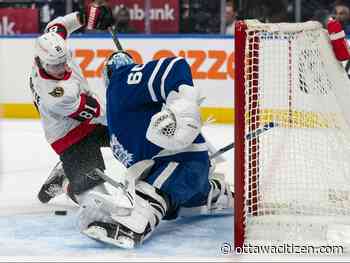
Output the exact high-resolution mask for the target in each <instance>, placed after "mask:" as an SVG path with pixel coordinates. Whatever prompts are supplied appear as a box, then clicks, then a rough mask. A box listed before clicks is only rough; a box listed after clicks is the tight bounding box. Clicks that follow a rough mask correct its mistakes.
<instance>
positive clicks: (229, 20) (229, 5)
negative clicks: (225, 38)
mask: <svg viewBox="0 0 350 263" xmlns="http://www.w3.org/2000/svg"><path fill="white" fill-rule="evenodd" d="M236 19H237V12H236V11H235V8H234V4H233V2H231V1H226V6H225V24H226V27H225V33H226V35H232V34H234V28H235V22H236Z"/></svg>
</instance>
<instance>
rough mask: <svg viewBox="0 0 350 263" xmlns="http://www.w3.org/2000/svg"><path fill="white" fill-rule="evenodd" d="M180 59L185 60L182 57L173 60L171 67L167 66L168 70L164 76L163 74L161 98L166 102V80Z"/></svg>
mask: <svg viewBox="0 0 350 263" xmlns="http://www.w3.org/2000/svg"><path fill="white" fill-rule="evenodd" d="M180 59H183V58H182V57H178V58H175V59H173V60H172V61H171V62H170V63H169V65H168V66H167V68H166V70H165V72H164V74H163V76H162V80H161V84H160V94H161V96H162V98H163V99H164V100H166V97H165V88H164V83H165V80H166V78H167V76H168V74H169V72H170V71H171V69H172V68H173V66H174V64H175V63H176V62H177V61H179V60H180Z"/></svg>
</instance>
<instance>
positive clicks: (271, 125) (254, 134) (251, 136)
mask: <svg viewBox="0 0 350 263" xmlns="http://www.w3.org/2000/svg"><path fill="white" fill-rule="evenodd" d="M274 127H277V123H275V122H269V123H267V124H265V125H264V126H263V127H261V128H258V129H256V130H255V131H253V132H251V133H248V134H247V135H246V139H247V140H251V139H255V138H256V137H257V136H259V135H260V134H262V133H263V132H266V131H268V130H270V129H271V128H274ZM234 147H235V143H234V142H233V143H230V144H229V145H226V146H225V147H223V148H221V149H219V150H218V151H217V152H215V153H213V154H212V155H211V156H210V157H209V159H210V160H212V159H215V158H216V157H218V156H219V155H221V154H223V153H225V152H227V151H229V150H231V149H233V148H234Z"/></svg>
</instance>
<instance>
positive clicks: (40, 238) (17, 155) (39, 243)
mask: <svg viewBox="0 0 350 263" xmlns="http://www.w3.org/2000/svg"><path fill="white" fill-rule="evenodd" d="M203 132H204V134H205V135H206V136H207V137H208V138H210V139H211V141H212V143H213V144H214V146H216V147H218V148H220V147H223V146H225V145H227V144H229V143H231V142H232V141H233V127H232V125H209V126H205V127H204V128H203ZM0 145H1V147H0V154H1V159H0V161H1V166H0V260H2V259H6V260H12V261H13V260H16V259H22V260H23V259H25V260H28V258H29V259H33V260H34V261H35V260H42V259H45V260H50V261H52V260H58V261H68V260H69V261H74V260H83V259H84V261H95V260H101V261H109V260H112V261H118V260H122V259H123V258H124V259H126V258H127V259H128V261H132V260H142V261H147V260H150V261H152V260H153V261H158V260H172V261H175V260H181V259H184V260H187V261H188V260H191V259H192V260H205V261H209V260H213V261H230V260H231V259H232V254H230V255H224V254H223V253H222V252H221V250H220V248H221V246H222V244H223V243H224V242H229V243H232V239H233V216H232V215H217V216H211V217H209V216H198V217H192V218H180V219H177V220H175V221H164V222H163V223H162V224H161V225H160V226H159V228H158V229H157V230H156V232H155V233H154V235H153V236H152V237H151V238H150V239H149V240H147V241H146V242H145V243H144V245H143V246H142V247H141V248H138V249H134V250H125V249H118V248H116V247H112V246H109V245H106V244H102V243H98V242H96V241H93V240H91V239H89V238H87V237H85V236H83V235H82V234H80V233H79V232H78V230H77V228H76V221H75V213H76V207H75V206H74V204H72V203H71V202H70V201H69V200H67V199H66V198H65V197H63V196H62V197H59V198H57V200H54V201H53V202H51V203H49V204H47V205H44V204H41V203H40V202H39V201H38V200H37V198H36V195H37V192H38V190H39V188H40V187H41V184H42V183H43V182H44V181H45V179H46V177H47V176H48V174H49V172H50V170H51V169H52V167H53V166H54V165H55V164H56V162H57V161H58V157H57V156H56V154H55V153H54V152H53V150H52V149H51V148H50V146H49V145H48V144H47V143H46V141H45V139H44V134H43V130H42V128H41V124H40V122H39V121H37V120H2V121H1V122H0ZM103 153H104V156H105V158H106V160H107V162H106V165H107V169H108V170H109V171H111V170H112V171H116V172H121V171H122V168H121V166H120V165H119V164H118V163H117V161H116V160H114V159H113V156H112V154H111V152H110V151H109V149H108V148H106V149H104V151H103ZM224 157H225V158H226V159H227V164H226V167H225V168H223V169H224V170H227V174H228V178H229V180H231V181H232V180H233V152H232V151H230V152H227V153H225V154H224ZM63 209H66V210H68V215H67V216H56V215H54V213H53V211H54V210H63Z"/></svg>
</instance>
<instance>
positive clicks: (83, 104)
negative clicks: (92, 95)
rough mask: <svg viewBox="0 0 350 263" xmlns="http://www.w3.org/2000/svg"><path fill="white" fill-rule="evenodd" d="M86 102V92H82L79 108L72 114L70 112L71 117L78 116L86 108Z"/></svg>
mask: <svg viewBox="0 0 350 263" xmlns="http://www.w3.org/2000/svg"><path fill="white" fill-rule="evenodd" d="M85 104H86V95H85V94H81V95H80V103H79V107H78V109H77V110H76V111H75V112H73V113H72V114H70V115H69V117H71V118H76V117H78V116H79V113H80V112H82V111H83V110H84V108H85Z"/></svg>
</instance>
